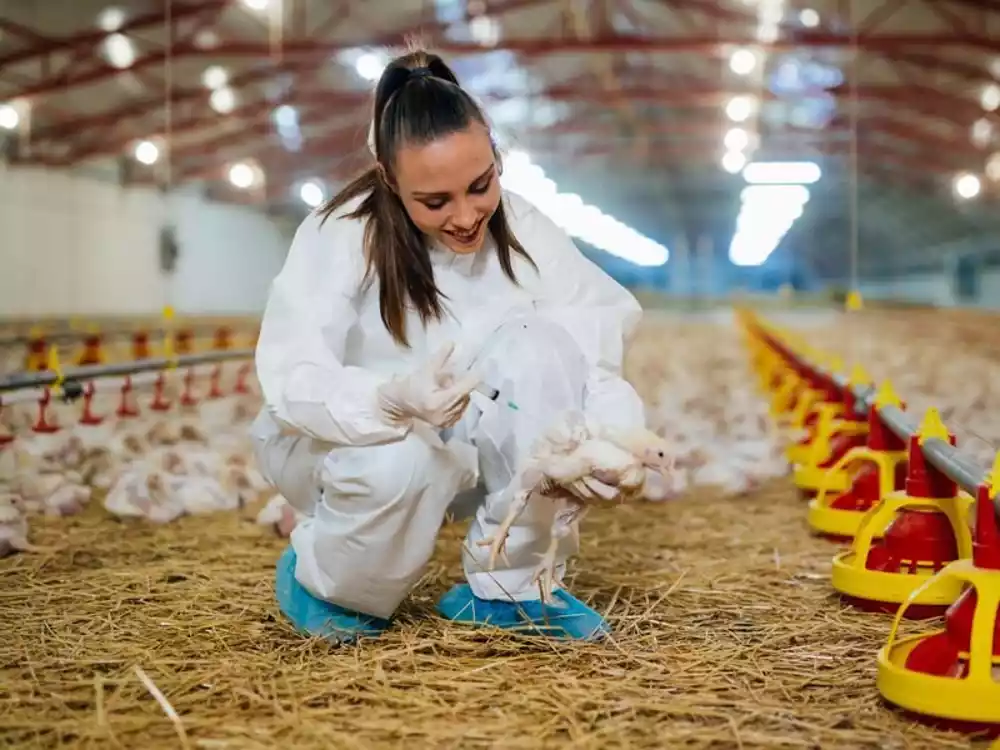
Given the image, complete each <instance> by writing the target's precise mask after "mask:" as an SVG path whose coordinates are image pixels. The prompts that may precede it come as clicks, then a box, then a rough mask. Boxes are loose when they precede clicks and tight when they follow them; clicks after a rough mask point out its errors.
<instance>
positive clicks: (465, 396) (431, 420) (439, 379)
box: [378, 344, 480, 429]
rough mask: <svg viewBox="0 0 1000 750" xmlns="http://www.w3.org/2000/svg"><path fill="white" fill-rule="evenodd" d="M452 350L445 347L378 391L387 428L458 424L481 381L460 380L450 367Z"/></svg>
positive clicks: (475, 377) (470, 375)
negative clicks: (400, 425) (417, 424)
mask: <svg viewBox="0 0 1000 750" xmlns="http://www.w3.org/2000/svg"><path fill="white" fill-rule="evenodd" d="M454 349H455V345H454V344H446V345H445V346H443V347H442V348H441V349H440V350H439V351H438V352H437V353H436V354H435V355H434V356H433V357H431V358H430V360H429V361H428V362H427V363H426V364H424V365H423V366H422V367H420V368H419V369H418V370H416V371H415V372H413V373H411V374H410V375H406V376H402V377H398V378H393V379H392V380H390V381H389V382H388V383H386V384H384V385H383V386H381V387H380V388H379V391H378V396H379V406H380V407H381V408H382V414H383V416H384V417H385V419H386V421H387V422H388V423H389V424H394V425H398V424H406V423H412V422H413V421H414V420H421V421H423V422H427V423H428V424H431V425H433V426H434V427H437V428H439V429H444V428H446V427H451V426H452V425H454V424H455V423H456V422H458V420H459V419H460V418H461V417H462V413H463V412H464V411H465V409H466V407H467V406H468V405H469V394H470V393H472V390H473V389H474V388H475V387H476V386H477V385H479V382H480V378H479V376H478V375H476V374H474V373H465V374H463V375H461V377H459V375H458V374H457V373H456V372H455V371H454V370H453V369H452V366H451V364H450V363H449V360H450V358H451V355H452V352H453V351H454Z"/></svg>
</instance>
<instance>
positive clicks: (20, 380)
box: [0, 349, 254, 393]
mask: <svg viewBox="0 0 1000 750" xmlns="http://www.w3.org/2000/svg"><path fill="white" fill-rule="evenodd" d="M253 355H254V350H253V349H230V350H227V351H221V352H205V353H204V354H185V355H182V356H179V357H176V358H174V359H172V360H171V359H167V358H166V357H154V358H151V359H143V360H140V361H138V362H122V363H120V364H113V365H87V366H85V367H71V368H68V369H66V370H64V371H63V381H64V383H76V382H79V381H83V380H94V379H96V378H111V377H116V376H120V375H135V374H138V373H141V372H158V371H160V370H167V369H170V368H171V367H176V368H181V367H191V366H193V365H204V364H212V363H215V362H231V361H234V360H241V359H246V360H250V359H253ZM56 380H57V375H56V373H54V372H52V371H51V370H45V371H44V372H23V373H16V374H14V375H8V376H5V377H0V393H4V392H8V391H17V390H21V389H23V388H41V387H45V386H51V385H53V384H55V382H56Z"/></svg>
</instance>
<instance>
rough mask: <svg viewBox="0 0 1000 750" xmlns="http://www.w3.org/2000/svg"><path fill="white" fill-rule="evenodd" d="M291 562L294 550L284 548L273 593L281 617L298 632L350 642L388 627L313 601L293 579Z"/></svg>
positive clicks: (376, 633) (386, 623) (385, 624)
mask: <svg viewBox="0 0 1000 750" xmlns="http://www.w3.org/2000/svg"><path fill="white" fill-rule="evenodd" d="M295 560H296V555H295V550H294V549H292V545H288V547H287V548H286V549H285V551H284V552H283V553H282V555H281V557H280V558H279V559H278V566H277V570H276V571H275V594H276V595H277V598H278V606H279V607H280V608H281V612H282V614H284V615H285V617H287V618H288V619H289V620H291V622H292V624H293V625H294V626H295V628H296V629H297V630H298V631H299V632H300V633H303V634H304V635H310V636H319V637H321V638H326V639H327V640H328V641H331V642H333V643H350V642H351V641H354V640H356V639H357V638H358V637H360V636H376V635H379V634H380V633H382V632H383V631H384V630H386V629H387V628H388V627H389V625H390V624H391V623H390V621H389V620H382V619H380V618H377V617H372V616H371V615H364V614H361V613H360V612H353V611H351V610H349V609H344V608H343V607H338V606H337V605H336V604H332V603H331V602H325V601H323V600H322V599H317V598H316V597H315V596H313V595H312V594H310V593H309V592H308V591H306V590H305V588H304V587H303V586H302V584H301V583H299V582H298V581H296V580H295Z"/></svg>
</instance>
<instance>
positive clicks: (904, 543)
mask: <svg viewBox="0 0 1000 750" xmlns="http://www.w3.org/2000/svg"><path fill="white" fill-rule="evenodd" d="M930 437H935V438H939V439H946V440H947V441H948V442H950V443H951V444H952V445H954V444H955V436H954V435H952V434H950V433H949V432H948V431H947V429H945V427H944V425H943V424H942V423H941V420H940V417H939V416H938V415H937V412H936V411H935V410H933V409H931V410H928V412H927V416H926V417H925V418H924V421H923V423H922V424H921V427H920V430H919V431H918V434H916V435H913V436H912V437H911V438H910V441H909V447H908V455H907V475H906V482H905V488H904V489H903V490H898V491H895V492H891V493H889V494H888V495H886V496H885V497H883V498H882V500H881V501H880V502H879V503H878V505H876V506H875V507H874V508H872V509H871V510H869V511H868V512H867V513H866V514H865V515H864V517H863V519H862V521H861V524H860V525H859V527H858V532H857V536H856V537H855V539H854V543H853V545H852V547H851V549H850V550H848V551H846V552H843V553H841V554H839V555H837V556H836V557H834V560H833V575H832V583H833V587H834V588H835V589H836V590H837V591H839V592H840V594H841V595H842V596H843V598H844V599H845V601H847V602H848V603H850V604H853V605H854V606H857V607H859V608H861V609H865V610H869V611H878V612H885V611H894V610H896V609H898V607H899V605H900V604H902V602H904V601H906V599H907V597H908V596H910V594H911V593H912V592H913V591H914V590H915V589H917V588H918V587H920V586H921V584H923V583H924V582H926V581H927V580H929V579H930V578H931V577H932V576H933V575H934V574H936V573H937V572H939V571H940V570H941V569H942V568H943V567H945V566H946V565H947V564H948V563H950V562H953V561H954V560H956V559H959V558H963V559H964V558H968V557H971V556H972V539H971V535H970V533H969V528H968V526H967V524H966V521H965V519H966V517H967V514H968V508H969V501H968V498H967V497H966V496H961V497H960V496H959V495H958V487H957V486H956V484H955V483H954V482H953V481H952V480H951V479H949V478H948V477H947V476H945V475H944V474H942V473H941V472H939V471H938V470H937V469H935V468H934V467H933V466H931V465H930V464H929V463H927V460H926V457H925V456H924V453H923V451H922V450H921V447H920V446H921V443H922V441H923V440H925V439H927V438H930ZM883 529H884V533H883V537H882V539H878V540H876V539H875V537H876V536H877V535H878V533H879V532H880V531H882V530H883ZM960 593H961V587H957V588H956V587H952V588H951V589H947V588H941V589H938V590H935V591H933V592H931V594H930V595H928V596H927V597H925V598H923V599H919V600H917V601H914V602H913V603H912V606H910V607H909V608H908V609H907V613H908V616H909V617H912V618H924V617H932V616H937V615H940V614H943V612H944V610H945V608H946V607H947V606H948V605H950V604H951V603H952V602H954V601H955V599H957V598H958V596H959V594H960Z"/></svg>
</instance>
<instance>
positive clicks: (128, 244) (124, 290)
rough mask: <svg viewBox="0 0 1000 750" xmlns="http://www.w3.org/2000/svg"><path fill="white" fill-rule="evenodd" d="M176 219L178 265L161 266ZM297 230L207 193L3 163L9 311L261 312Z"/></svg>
mask: <svg viewBox="0 0 1000 750" xmlns="http://www.w3.org/2000/svg"><path fill="white" fill-rule="evenodd" d="M168 219H169V220H171V221H172V222H173V224H174V227H175V230H176V235H177V240H178V245H179V250H180V252H179V257H178V261H177V266H176V270H175V271H174V273H173V274H165V273H163V272H162V271H161V270H160V257H159V230H160V228H161V226H163V225H164V223H165V222H166V221H167V220H168ZM291 229H293V227H289V226H288V224H287V223H286V222H278V221H276V220H273V219H271V218H269V217H267V216H265V215H263V214H261V213H258V212H256V211H253V210H251V209H248V208H243V207H237V206H230V205H225V204H219V203H211V202H208V201H205V200H203V199H202V198H200V197H198V196H195V195H175V196H172V197H171V198H170V199H169V202H168V200H167V199H165V198H164V197H163V196H162V195H160V194H159V193H158V192H156V191H155V190H152V189H148V188H123V187H120V186H118V185H115V184H113V183H110V182H105V181H99V180H96V179H93V178H89V177H83V176H78V175H73V174H69V173H65V172H56V171H50V170H44V169H26V168H10V167H4V166H2V165H0V316H41V315H87V314H95V315H96V314H110V315H114V314H145V313H153V314H155V313H158V312H159V311H160V310H162V308H163V306H164V305H165V304H172V305H173V306H174V307H175V308H176V309H177V310H178V311H179V312H182V313H194V314H197V313H218V314H227V313H256V312H259V311H260V310H261V309H262V308H263V305H264V302H265V299H266V295H267V289H268V286H269V284H270V281H271V279H272V278H273V277H274V275H275V274H276V273H277V272H278V270H279V269H280V267H281V263H282V262H283V259H284V256H285V253H286V252H287V248H288V243H289V241H290V231H291Z"/></svg>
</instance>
